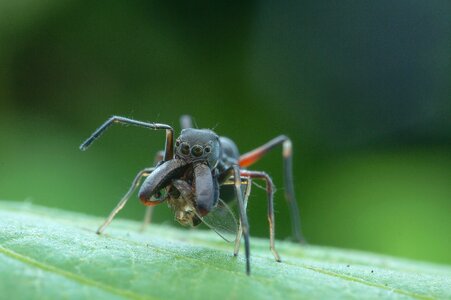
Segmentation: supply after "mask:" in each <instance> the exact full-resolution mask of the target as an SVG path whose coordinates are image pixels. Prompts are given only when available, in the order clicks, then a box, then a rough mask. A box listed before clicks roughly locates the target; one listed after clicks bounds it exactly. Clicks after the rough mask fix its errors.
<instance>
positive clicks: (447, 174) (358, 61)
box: [0, 0, 451, 264]
mask: <svg viewBox="0 0 451 300" xmlns="http://www.w3.org/2000/svg"><path fill="white" fill-rule="evenodd" d="M450 15H451V2H450V1H447V0H444V1H435V0H433V1H395V2H393V1H388V0H382V1H358V2H356V1H338V2H334V1H304V2H301V1H283V2H280V1H279V2H276V1H248V2H245V3H242V2H240V1H194V2H192V1H175V2H174V1H171V2H165V1H109V2H101V1H71V0H66V1H61V0H58V1H57V0H47V1H29V0H17V1H0V141H1V147H0V198H1V199H10V200H17V201H23V200H27V201H32V202H33V203H37V204H42V205H47V206H51V207H59V208H64V209H69V210H74V211H81V212H86V213H90V214H94V215H99V216H106V215H107V214H108V213H109V212H110V210H111V209H112V207H113V206H114V205H115V204H116V203H117V201H118V199H119V198H120V197H121V196H122V195H123V194H124V192H125V191H126V190H127V189H128V187H129V184H130V182H131V180H132V178H133V177H134V175H135V174H136V172H137V171H138V170H140V169H141V168H143V167H145V166H149V165H151V164H152V161H153V156H154V153H155V152H156V151H157V150H159V149H161V148H162V147H163V143H164V134H163V133H162V132H153V131H146V130H145V129H141V128H135V127H120V126H117V127H115V128H111V129H110V130H109V131H108V132H107V133H106V134H105V135H104V136H103V137H102V139H101V140H99V141H98V142H97V143H95V144H94V145H93V147H91V148H90V149H89V151H87V152H81V151H79V150H78V146H79V144H80V143H81V142H82V141H83V140H84V139H85V138H87V137H88V136H89V135H90V134H91V133H92V131H93V130H94V129H96V128H97V127H98V126H99V125H100V124H101V123H102V122H104V121H105V120H106V119H107V118H108V117H109V116H111V115H121V116H127V117H132V118H135V119H138V120H143V121H155V122H163V123H168V124H171V125H173V126H175V127H176V128H178V119H179V116H180V115H181V114H191V115H193V116H194V118H195V120H196V123H197V124H198V126H199V127H205V128H214V129H215V131H216V132H217V133H218V134H220V135H225V136H228V137H230V138H232V139H234V140H235V141H236V142H237V144H238V146H239V148H240V150H241V151H242V152H245V151H248V150H251V149H253V148H255V147H257V146H259V145H261V144H263V143H264V142H266V141H268V140H269V139H271V138H273V137H275V136H276V135H278V134H281V133H283V134H287V135H289V136H290V137H291V138H292V139H293V144H294V153H295V157H294V176H295V181H296V182H295V185H296V186H295V188H296V192H297V196H298V201H299V205H300V208H301V215H302V225H303V230H304V233H305V235H306V237H307V239H308V240H309V241H310V243H312V244H320V245H331V246H338V247H345V248H356V249H362V250H370V251H375V252H380V253H386V254H391V255H396V256H403V257H409V258H414V259H421V260H428V261H435V262H439V263H448V264H449V263H451V255H450V253H451V239H450V229H451V151H450V150H451V21H450V20H451V18H450ZM177 130H178V129H177ZM254 169H256V170H265V171H267V172H268V173H269V174H270V175H272V176H273V178H274V182H275V184H276V185H277V187H278V192H277V193H276V223H277V237H278V238H279V239H285V238H287V237H288V236H289V235H290V225H289V218H288V213H289V212H288V210H287V206H286V204H285V202H284V199H283V186H282V159H281V149H280V150H277V151H274V152H273V153H271V154H269V155H268V156H267V157H266V158H265V159H263V160H262V161H260V162H259V163H258V164H256V165H255V167H254ZM253 191H254V193H253V195H252V198H251V200H250V201H251V202H250V204H249V215H250V222H251V234H252V235H254V236H267V232H268V226H267V221H266V216H265V211H266V203H265V195H264V192H263V191H261V190H259V189H257V188H254V189H253ZM143 213H144V207H143V206H141V204H140V203H139V201H137V200H136V197H134V198H133V199H132V200H131V201H130V202H129V204H128V205H127V207H126V208H125V209H124V210H123V212H121V214H120V217H122V218H133V219H140V218H141V217H142V215H143ZM155 219H156V222H159V223H162V222H164V223H172V222H173V221H172V219H173V217H172V216H171V212H170V210H169V209H168V208H167V207H166V206H165V205H161V207H158V208H157V209H156V215H155Z"/></svg>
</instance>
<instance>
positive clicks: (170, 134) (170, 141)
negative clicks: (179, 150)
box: [80, 116, 174, 161]
mask: <svg viewBox="0 0 451 300" xmlns="http://www.w3.org/2000/svg"><path fill="white" fill-rule="evenodd" d="M115 123H119V124H128V125H134V126H140V127H145V128H150V129H155V130H158V129H164V130H166V143H165V150H164V160H165V161H166V160H170V159H172V158H173V156H174V129H172V127H171V126H169V125H166V124H159V123H146V122H141V121H136V120H133V119H129V118H124V117H119V116H113V117H111V118H109V119H108V120H107V121H106V122H105V123H103V124H102V126H100V127H99V128H97V130H96V131H94V133H93V134H92V135H91V136H90V137H89V138H88V139H87V140H86V141H84V142H83V144H81V145H80V149H81V150H86V149H87V148H88V147H89V146H90V145H91V144H92V143H93V142H94V141H95V140H96V139H97V138H99V137H100V136H101V135H102V134H103V132H104V131H105V130H106V129H108V127H110V126H111V125H112V124H115Z"/></svg>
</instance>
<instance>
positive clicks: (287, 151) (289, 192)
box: [239, 135, 305, 243]
mask: <svg viewBox="0 0 451 300" xmlns="http://www.w3.org/2000/svg"><path fill="white" fill-rule="evenodd" d="M280 144H282V145H283V169H284V186H285V199H286V200H287V202H288V206H289V208H290V215H291V227H292V232H293V236H294V238H295V240H296V241H298V242H300V243H305V239H304V237H303V234H302V232H301V221H300V217H299V216H300V215H299V208H298V204H297V201H296V197H295V194H294V184H293V151H292V143H291V140H290V139H289V138H288V137H287V136H285V135H280V136H278V137H276V138H274V139H272V140H270V141H269V142H267V143H266V144H264V145H262V146H260V147H258V148H256V149H254V150H252V151H250V152H247V153H245V154H243V155H241V156H240V159H239V164H240V167H242V168H243V167H248V166H250V165H252V164H254V163H256V162H257V161H258V160H260V159H261V158H262V157H263V156H264V155H265V154H266V153H268V152H269V151H271V150H272V149H274V148H275V147H276V146H278V145H280Z"/></svg>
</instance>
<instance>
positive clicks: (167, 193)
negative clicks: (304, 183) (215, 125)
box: [80, 116, 303, 274]
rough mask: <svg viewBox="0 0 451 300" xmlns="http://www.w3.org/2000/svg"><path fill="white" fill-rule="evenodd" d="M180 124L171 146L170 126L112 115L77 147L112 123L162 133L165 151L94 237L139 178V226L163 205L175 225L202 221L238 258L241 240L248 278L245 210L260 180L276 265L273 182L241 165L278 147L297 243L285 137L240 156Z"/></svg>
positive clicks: (186, 122) (185, 119)
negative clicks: (232, 207) (234, 205)
mask: <svg viewBox="0 0 451 300" xmlns="http://www.w3.org/2000/svg"><path fill="white" fill-rule="evenodd" d="M180 121H181V127H182V131H181V134H180V136H179V137H177V138H176V140H175V142H174V130H173V128H172V127H171V126H169V125H166V124H160V123H147V122H141V121H137V120H133V119H129V118H124V117H119V116H113V117H111V118H110V119H108V120H107V121H106V122H105V123H104V124H103V125H102V126H100V127H99V128H98V129H97V130H96V131H95V132H94V133H93V134H92V135H91V136H90V137H89V138H88V139H87V140H86V141H85V142H84V143H83V144H82V145H81V146H80V149H81V150H86V148H88V147H89V146H90V145H91V144H92V142H94V141H95V140H96V139H97V138H98V137H99V136H100V135H101V134H102V133H103V132H104V131H105V130H106V129H107V128H108V127H109V126H110V125H112V124H115V123H119V124H128V125H135V126H140V127H145V128H149V129H154V130H164V131H165V132H166V141H165V149H164V151H160V152H158V154H157V156H156V159H155V160H156V162H155V163H156V164H155V166H154V167H149V168H145V169H143V170H141V171H140V172H138V174H137V175H136V177H135V179H134V180H133V182H132V185H131V187H130V189H129V190H128V192H127V193H126V194H125V195H124V196H123V198H122V199H121V200H120V201H119V203H118V204H117V206H116V207H115V208H114V209H113V211H112V212H111V213H110V215H109V217H108V218H107V219H106V220H105V222H104V223H103V224H102V225H101V226H100V228H99V229H98V230H97V233H98V234H101V233H102V232H103V231H104V230H105V228H106V227H107V226H108V225H109V224H110V223H111V221H112V220H113V218H114V217H115V215H116V214H117V213H118V212H119V211H120V210H121V209H122V208H123V207H124V206H125V204H126V202H127V201H128V199H129V198H130V196H131V195H132V194H133V192H134V191H135V189H136V188H137V187H138V186H139V185H140V182H141V180H142V178H145V180H144V182H143V183H142V185H141V187H140V190H139V193H138V195H139V199H140V200H141V202H142V203H143V204H144V205H146V206H147V210H146V214H145V218H144V225H143V226H145V225H146V224H148V223H149V222H150V219H151V215H152V211H153V207H154V206H155V205H157V204H160V203H162V202H167V204H168V206H169V207H170V208H172V210H173V211H174V215H175V219H176V220H177V221H178V222H179V223H180V224H182V225H184V226H192V227H194V226H197V225H199V224H200V223H202V222H203V223H205V224H206V225H207V226H209V227H210V228H212V229H213V230H215V231H216V232H217V233H218V234H219V235H220V236H222V237H223V238H224V239H226V240H228V241H231V240H233V239H234V240H235V249H234V255H235V256H237V255H238V252H239V248H240V243H241V238H242V237H243V236H244V243H245V244H244V246H245V247H244V248H245V255H246V272H247V274H250V260H249V259H250V249H249V223H248V219H247V213H246V207H247V202H248V197H249V194H250V192H251V185H252V180H263V181H264V182H265V183H266V193H267V198H268V213H267V217H268V221H269V234H270V249H271V251H272V253H273V255H274V258H275V259H276V261H278V262H280V261H281V260H280V256H279V254H278V253H277V251H276V248H275V223H274V203H273V192H274V186H273V182H272V180H271V177H269V175H268V174H266V173H265V172H261V171H251V170H248V169H246V167H249V166H251V165H252V164H254V163H255V162H256V161H258V160H259V159H260V158H262V157H263V156H264V155H265V154H266V153H267V152H268V151H270V150H272V149H274V148H275V147H276V146H278V145H282V146H283V161H284V185H285V198H286V200H287V202H288V205H289V208H290V214H291V225H292V230H293V235H294V238H295V240H296V241H298V242H302V241H303V237H302V234H301V230H300V220H299V212H298V206H297V202H296V199H295V195H294V188H293V178H292V144H291V141H290V139H289V138H288V137H286V136H284V135H280V136H278V137H276V138H274V139H272V140H270V141H269V142H267V143H266V144H264V145H262V146H260V147H258V148H256V149H254V150H253V151H250V152H247V153H245V154H243V155H241V156H240V154H239V151H238V148H237V146H236V145H235V143H234V142H233V141H232V140H230V139H229V138H226V137H220V136H218V135H217V134H216V133H214V132H213V131H212V130H209V129H195V128H193V126H192V121H191V118H190V117H189V116H182V117H181V119H180ZM227 186H232V187H233V188H234V192H235V193H234V194H235V195H233V194H231V193H226V190H225V189H226V187H227ZM242 186H243V188H244V189H242ZM220 195H221V198H222V200H221V198H220ZM235 197H236V200H237V203H238V213H239V221H238V222H237V221H236V219H235V218H234V216H233V213H232V212H231V210H230V208H229V207H228V206H227V204H226V202H230V201H231V200H233V199H235ZM237 223H238V224H237ZM237 227H238V230H237V229H236V228H237ZM230 232H232V234H233V238H232V239H231V238H229V237H228V233H230Z"/></svg>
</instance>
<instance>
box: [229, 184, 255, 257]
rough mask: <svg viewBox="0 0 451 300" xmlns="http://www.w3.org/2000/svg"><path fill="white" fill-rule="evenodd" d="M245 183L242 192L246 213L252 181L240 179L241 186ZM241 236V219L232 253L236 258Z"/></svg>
mask: <svg viewBox="0 0 451 300" xmlns="http://www.w3.org/2000/svg"><path fill="white" fill-rule="evenodd" d="M243 182H246V189H245V190H244V209H245V210H246V211H247V201H248V199H249V195H250V194H251V187H252V180H251V179H250V178H244V177H241V184H243ZM242 236H243V228H242V225H241V219H240V221H239V229H238V232H237V235H236V239H235V249H234V251H233V256H238V252H240V245H241V237H242Z"/></svg>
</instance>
